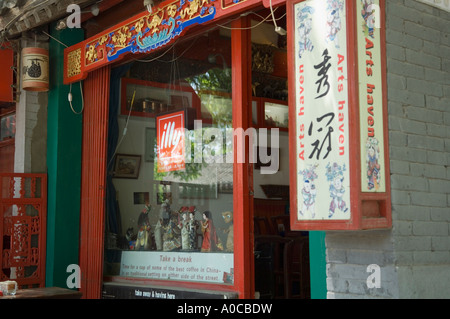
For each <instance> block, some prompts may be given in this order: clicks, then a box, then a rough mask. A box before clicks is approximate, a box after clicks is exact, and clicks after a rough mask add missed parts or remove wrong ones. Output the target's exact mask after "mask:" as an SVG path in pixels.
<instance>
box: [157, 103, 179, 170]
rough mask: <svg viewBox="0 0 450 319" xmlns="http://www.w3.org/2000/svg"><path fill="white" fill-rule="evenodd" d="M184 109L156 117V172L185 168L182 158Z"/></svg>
mask: <svg viewBox="0 0 450 319" xmlns="http://www.w3.org/2000/svg"><path fill="white" fill-rule="evenodd" d="M184 119H185V114H184V111H180V112H175V113H170V114H167V115H163V116H158V117H157V118H156V131H157V135H158V136H157V139H156V147H157V153H158V157H157V165H158V172H159V173H161V172H170V171H177V170H181V169H185V159H184V143H185V136H184V124H185V121H184Z"/></svg>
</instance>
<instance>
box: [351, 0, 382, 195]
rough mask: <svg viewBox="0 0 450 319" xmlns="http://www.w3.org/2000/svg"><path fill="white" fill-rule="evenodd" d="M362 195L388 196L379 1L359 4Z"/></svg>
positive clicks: (367, 1)
mask: <svg viewBox="0 0 450 319" xmlns="http://www.w3.org/2000/svg"><path fill="white" fill-rule="evenodd" d="M356 4H357V6H356V16H357V23H356V26H357V28H358V29H357V35H358V36H357V38H358V40H357V41H358V69H359V75H358V77H359V107H360V110H359V113H360V130H361V133H360V136H361V188H362V189H361V191H362V192H385V191H386V181H384V180H383V177H384V176H385V163H384V128H383V125H384V123H383V88H382V72H381V70H382V64H381V40H380V28H379V27H376V26H377V23H378V24H379V23H380V21H379V18H380V17H379V14H380V12H379V11H380V10H379V0H358V1H356Z"/></svg>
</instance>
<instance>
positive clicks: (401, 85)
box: [387, 73, 406, 90]
mask: <svg viewBox="0 0 450 319" xmlns="http://www.w3.org/2000/svg"><path fill="white" fill-rule="evenodd" d="M387 83H388V88H393V89H399V90H405V89H406V78H405V77H404V76H402V75H396V74H392V73H389V74H388V75H387Z"/></svg>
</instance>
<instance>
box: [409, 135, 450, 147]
mask: <svg viewBox="0 0 450 319" xmlns="http://www.w3.org/2000/svg"><path fill="white" fill-rule="evenodd" d="M408 146H409V147H413V148H420V149H427V150H431V151H443V150H444V141H443V140H442V139H441V138H436V137H428V136H421V135H413V134H410V135H408Z"/></svg>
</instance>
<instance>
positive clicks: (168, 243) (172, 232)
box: [162, 212, 181, 251]
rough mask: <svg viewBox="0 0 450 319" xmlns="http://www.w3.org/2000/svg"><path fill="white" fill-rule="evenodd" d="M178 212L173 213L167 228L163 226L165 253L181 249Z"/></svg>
mask: <svg viewBox="0 0 450 319" xmlns="http://www.w3.org/2000/svg"><path fill="white" fill-rule="evenodd" d="M178 217H179V214H178V213H177V212H172V214H171V216H170V219H169V222H168V223H167V226H163V227H162V228H163V229H164V234H163V251H173V250H178V249H180V248H181V231H180V228H179V227H178V224H179V222H178Z"/></svg>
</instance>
